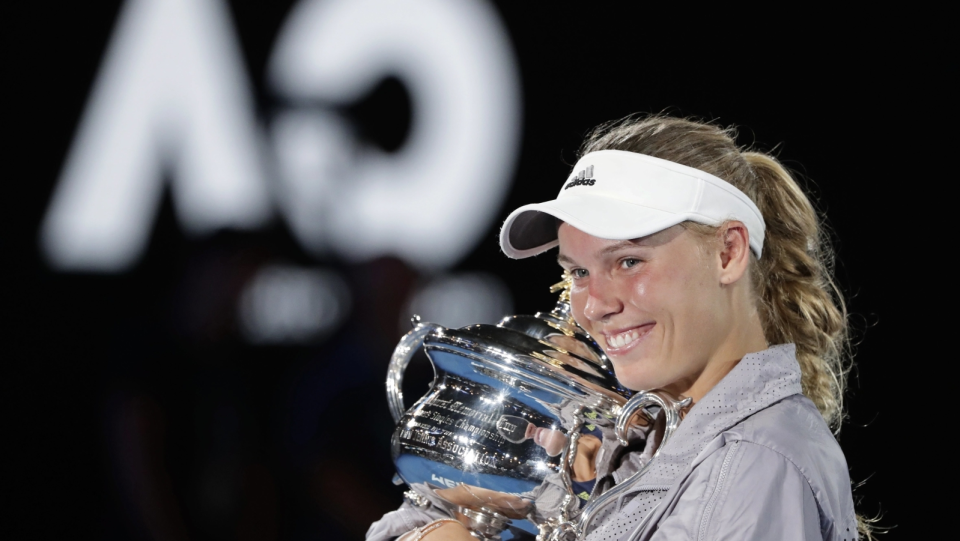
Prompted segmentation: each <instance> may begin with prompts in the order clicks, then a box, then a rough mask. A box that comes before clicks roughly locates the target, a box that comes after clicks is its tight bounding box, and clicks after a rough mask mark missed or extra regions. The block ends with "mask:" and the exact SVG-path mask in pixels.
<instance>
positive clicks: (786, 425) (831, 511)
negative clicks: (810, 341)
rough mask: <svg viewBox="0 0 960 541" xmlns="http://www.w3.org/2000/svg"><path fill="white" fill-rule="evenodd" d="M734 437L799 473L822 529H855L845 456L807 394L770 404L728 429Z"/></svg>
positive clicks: (728, 435)
mask: <svg viewBox="0 0 960 541" xmlns="http://www.w3.org/2000/svg"><path fill="white" fill-rule="evenodd" d="M733 435H735V439H741V440H742V441H745V442H749V443H752V444H755V445H758V446H762V447H764V448H767V449H769V450H770V451H772V452H774V453H776V454H777V455H780V456H781V457H782V458H783V460H786V461H788V462H790V463H791V464H792V465H793V467H795V468H796V469H797V470H798V471H799V472H800V474H801V475H802V476H803V477H804V479H805V480H806V482H807V483H808V484H809V485H810V489H811V490H812V491H813V495H814V497H815V498H816V501H817V505H818V507H819V509H820V514H821V517H820V518H821V522H822V523H823V525H824V526H825V529H826V530H830V529H832V528H839V529H840V530H841V531H844V530H846V529H847V528H849V527H851V526H852V527H854V528H855V527H856V514H855V512H854V507H853V494H852V487H851V484H850V473H849V470H848V468H847V461H846V458H845V457H844V455H843V450H842V449H841V448H840V444H838V443H837V440H836V438H835V437H834V435H833V433H831V432H830V428H829V427H828V426H827V424H826V422H825V421H824V420H823V417H822V416H821V415H820V412H819V411H818V410H817V408H816V406H815V405H814V404H813V402H811V401H810V400H809V399H808V398H806V397H805V396H802V395H793V396H790V397H787V398H785V399H783V400H781V401H780V402H777V403H775V404H772V405H771V406H769V407H767V408H765V409H763V410H761V411H759V412H757V413H756V414H754V415H752V416H750V417H748V418H747V419H744V420H743V421H742V422H741V423H740V424H739V425H737V426H736V427H734V428H733V429H731V430H730V431H728V433H727V438H728V439H729V438H730V436H733ZM854 531H856V530H854ZM828 538H829V537H828Z"/></svg>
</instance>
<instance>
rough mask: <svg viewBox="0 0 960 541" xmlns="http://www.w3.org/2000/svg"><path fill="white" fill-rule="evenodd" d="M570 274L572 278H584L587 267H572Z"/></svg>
mask: <svg viewBox="0 0 960 541" xmlns="http://www.w3.org/2000/svg"><path fill="white" fill-rule="evenodd" d="M570 275H571V276H573V277H574V278H586V277H587V269H573V270H572V271H570Z"/></svg>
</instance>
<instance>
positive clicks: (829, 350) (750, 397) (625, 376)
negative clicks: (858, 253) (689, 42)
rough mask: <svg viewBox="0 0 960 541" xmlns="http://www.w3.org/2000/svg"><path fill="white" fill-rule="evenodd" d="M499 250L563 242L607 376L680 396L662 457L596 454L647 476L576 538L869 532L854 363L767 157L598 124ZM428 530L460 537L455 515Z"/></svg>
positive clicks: (631, 126) (692, 126)
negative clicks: (556, 187) (857, 482)
mask: <svg viewBox="0 0 960 541" xmlns="http://www.w3.org/2000/svg"><path fill="white" fill-rule="evenodd" d="M500 241H501V246H502V248H503V250H504V252H505V253H506V254H507V255H508V256H510V257H514V258H521V257H528V256H532V255H536V254H538V253H541V252H544V251H545V250H548V249H550V248H552V247H554V246H559V254H558V261H559V263H560V265H561V266H562V267H563V269H564V271H565V273H566V274H567V275H568V276H569V280H570V283H571V287H570V304H571V309H572V313H573V316H574V318H575V320H576V322H577V324H578V325H580V326H581V327H582V328H583V329H584V330H586V331H587V332H588V333H589V334H590V335H591V336H593V337H594V338H595V339H596V340H597V342H598V343H599V344H600V345H601V347H602V348H603V350H604V352H605V353H606V354H607V355H608V357H609V358H610V360H611V361H612V363H613V366H614V369H615V371H616V375H617V378H618V379H619V380H620V382H621V383H622V384H623V385H625V386H626V387H628V388H631V389H635V390H650V389H660V390H664V391H667V392H669V393H671V394H673V395H675V396H679V397H685V398H690V399H692V407H690V409H689V410H687V411H686V412H685V414H684V418H683V421H682V422H681V423H680V425H679V427H678V428H677V430H676V432H675V433H674V434H673V436H672V437H671V438H670V439H669V440H668V442H667V443H665V444H664V445H663V446H662V447H663V448H662V449H659V447H660V442H661V439H662V438H661V437H660V436H661V435H662V434H659V433H658V432H659V431H660V429H654V430H653V431H651V432H650V434H648V435H646V436H645V441H644V442H642V445H640V446H639V447H634V448H628V449H627V450H624V451H622V452H620V453H619V454H618V453H611V454H609V455H607V456H602V457H598V458H596V459H595V460H596V461H597V464H596V467H595V468H592V469H589V470H588V471H603V472H610V471H615V470H617V469H618V468H622V467H624V465H625V464H626V465H631V467H633V468H635V469H634V471H637V470H641V469H642V470H641V471H642V472H643V473H642V474H641V475H640V478H639V481H637V482H636V483H635V484H633V483H634V482H633V481H631V486H630V488H629V489H628V490H627V491H626V492H624V493H623V494H622V495H621V496H620V501H619V503H618V505H617V506H614V507H615V508H616V510H615V511H608V510H605V511H604V512H602V513H601V514H599V515H598V516H597V517H596V519H595V520H593V521H592V522H590V523H589V525H588V527H587V528H586V531H584V532H583V534H584V536H585V538H586V539H587V540H610V541H613V540H624V541H626V540H635V539H643V540H648V539H657V540H667V539H698V540H704V539H737V540H746V539H755V540H761V539H764V540H765V539H789V540H820V539H823V540H836V541H840V540H843V541H849V540H854V539H857V538H858V537H861V536H862V537H865V538H869V537H870V528H869V525H868V524H867V523H866V522H865V521H863V520H860V519H859V518H858V517H857V516H856V514H855V512H854V504H853V498H852V495H851V486H850V479H849V475H848V470H847V464H846V460H845V458H844V456H843V452H842V451H841V449H840V446H839V445H838V444H837V441H836V439H835V430H837V429H838V425H839V420H840V419H841V417H842V396H843V391H844V384H845V376H846V373H847V371H848V370H849V363H850V361H849V358H848V356H846V355H845V352H846V351H847V348H846V340H847V339H846V312H845V309H844V303H843V299H842V297H840V295H839V294H838V292H837V289H836V288H835V287H834V286H833V280H832V277H831V273H830V269H831V254H832V252H831V250H830V248H829V245H828V244H827V243H826V239H825V237H824V235H823V234H822V228H821V225H820V219H819V217H818V215H817V213H816V212H815V211H814V209H813V206H812V205H811V204H810V201H809V199H808V198H807V197H806V195H805V194H804V193H803V191H802V190H801V189H800V187H799V186H798V185H797V183H796V182H795V181H794V179H793V178H792V177H791V175H790V174H789V173H788V172H787V171H786V170H785V169H784V168H783V167H782V166H781V165H780V164H779V162H777V161H776V159H774V158H773V157H770V156H768V155H765V154H762V153H756V152H750V151H745V150H743V149H741V148H739V147H738V146H737V145H736V143H735V141H734V134H733V132H732V131H731V130H726V129H723V128H720V127H718V126H715V125H712V124H705V123H699V122H693V121H690V120H685V119H678V118H670V117H661V116H654V117H648V118H642V119H634V118H631V119H628V120H625V121H621V122H618V123H613V124H609V125H606V126H601V127H600V128H598V129H597V130H596V131H595V132H594V133H593V134H591V135H590V136H589V137H588V139H587V141H586V143H585V144H584V146H583V148H582V152H581V159H580V160H579V162H578V163H577V165H576V166H575V167H574V170H573V172H572V173H571V175H570V177H569V178H568V179H567V181H566V182H565V183H564V186H563V187H562V188H561V190H560V193H559V195H558V196H557V198H556V199H554V200H552V201H547V202H544V203H537V204H531V205H526V206H524V207H521V208H519V209H517V210H516V211H514V212H513V213H511V215H510V216H509V217H508V218H507V220H506V222H505V224H504V227H503V229H502V231H501V238H500ZM661 417H662V415H661ZM657 425H658V426H662V419H661V420H659V421H658V423H657ZM831 426H832V427H833V428H834V431H831ZM651 434H652V437H651ZM654 450H656V453H654ZM601 462H602V464H601ZM620 480H621V479H620V478H618V477H617V476H616V475H615V474H614V475H607V476H605V477H603V478H597V479H595V480H594V481H595V482H594V488H593V489H592V490H593V493H592V497H596V496H598V495H599V494H602V493H604V492H605V491H607V490H610V488H611V487H612V486H614V485H615V484H617V483H619V482H620ZM397 513H401V514H402V513H403V510H401V511H398V512H397ZM604 513H605V514H604ZM400 516H402V515H394V516H393V517H390V515H388V517H386V518H385V520H384V521H381V523H379V524H380V526H377V525H374V527H373V528H371V533H370V534H368V539H374V538H378V537H377V535H376V532H378V531H383V525H384V524H385V523H386V522H389V521H391V520H397V519H398V518H399V517H400ZM426 531H427V530H425V529H421V530H417V531H415V532H414V533H412V534H410V535H408V536H405V537H403V539H406V538H411V539H412V538H417V539H419V538H421V537H425V534H424V532H426ZM429 534H430V539H433V540H437V541H439V540H441V539H469V538H470V537H469V534H468V533H467V532H466V530H465V529H463V527H462V526H460V525H459V524H458V523H455V522H445V523H442V524H438V525H437V526H432V527H430V528H429Z"/></svg>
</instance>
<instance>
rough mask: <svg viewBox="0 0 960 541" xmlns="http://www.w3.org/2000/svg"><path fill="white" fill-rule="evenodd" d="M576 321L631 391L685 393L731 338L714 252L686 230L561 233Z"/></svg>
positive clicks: (568, 230) (564, 227) (570, 229)
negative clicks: (625, 236) (629, 235)
mask: <svg viewBox="0 0 960 541" xmlns="http://www.w3.org/2000/svg"><path fill="white" fill-rule="evenodd" d="M559 237H560V254H559V261H560V264H561V266H562V267H563V268H564V269H565V270H567V271H568V272H569V273H570V274H571V275H572V276H573V288H572V289H571V292H570V301H571V307H572V310H573V315H574V318H575V319H576V320H577V323H579V324H580V325H581V326H582V327H583V328H584V329H585V330H586V331H587V332H588V333H590V335H591V336H593V337H594V339H596V340H597V342H598V343H599V344H600V346H601V347H602V348H603V350H604V351H605V352H606V354H607V355H608V356H609V357H610V360H611V361H612V362H613V366H614V369H615V371H616V373H617V378H618V379H619V380H620V382H621V383H622V384H623V385H625V386H626V387H628V388H630V389H635V390H640V389H667V390H670V391H673V392H674V393H676V394H685V393H686V392H687V391H688V390H689V389H690V387H691V386H692V385H693V384H694V383H695V382H696V380H697V379H698V378H700V376H701V374H702V373H703V372H704V370H705V369H706V367H707V366H708V364H710V362H711V360H712V359H713V358H714V357H715V356H716V354H717V352H718V350H719V349H721V347H722V344H723V342H724V340H725V338H726V337H727V336H729V335H730V334H731V325H732V324H733V323H732V319H733V318H731V317H730V316H731V314H730V313H729V312H730V308H729V299H728V298H727V297H726V295H725V294H724V292H723V286H722V285H721V279H720V275H721V270H722V269H721V267H722V265H721V258H720V256H719V255H718V253H717V249H716V248H713V247H711V246H710V243H708V242H704V241H703V239H701V238H698V237H697V236H695V235H694V234H693V233H691V232H689V231H687V230H686V229H684V228H683V227H682V226H674V227H671V228H669V229H666V230H664V231H661V232H659V233H656V234H653V235H650V236H648V237H643V238H641V239H635V240H631V241H616V240H606V239H601V238H597V237H594V236H591V235H589V234H587V233H584V232H583V231H580V230H579V229H576V228H574V227H573V226H570V225H568V224H565V223H564V224H562V225H561V226H560V230H559Z"/></svg>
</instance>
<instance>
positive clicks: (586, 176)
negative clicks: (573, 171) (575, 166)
mask: <svg viewBox="0 0 960 541" xmlns="http://www.w3.org/2000/svg"><path fill="white" fill-rule="evenodd" d="M596 183H597V179H595V178H593V166H592V165H588V166H587V168H586V169H583V170H581V171H580V172H579V173H577V176H575V177H574V178H573V181H572V182H570V183H569V184H567V185H566V186H564V187H563V189H564V190H569V189H570V188H573V187H574V186H593V185H594V184H596Z"/></svg>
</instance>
